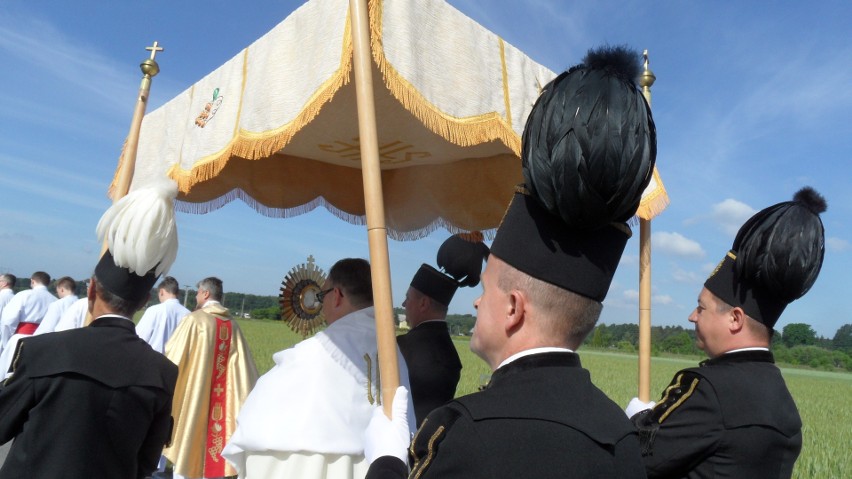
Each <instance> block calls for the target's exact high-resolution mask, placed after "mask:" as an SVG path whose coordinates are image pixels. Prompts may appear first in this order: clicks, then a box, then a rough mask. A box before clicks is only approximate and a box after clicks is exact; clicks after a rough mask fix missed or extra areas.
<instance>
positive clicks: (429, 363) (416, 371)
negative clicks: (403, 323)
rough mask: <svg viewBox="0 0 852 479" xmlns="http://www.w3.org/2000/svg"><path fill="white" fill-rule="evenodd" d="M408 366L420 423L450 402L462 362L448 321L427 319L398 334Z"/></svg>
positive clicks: (415, 411) (397, 338) (398, 341)
mask: <svg viewBox="0 0 852 479" xmlns="http://www.w3.org/2000/svg"><path fill="white" fill-rule="evenodd" d="M396 341H397V343H398V344H399V350H400V351H401V352H402V356H403V357H404V358H405V364H406V365H407V366H408V379H409V381H410V382H411V397H412V399H413V401H414V415H415V416H416V417H417V425H418V426H419V425H420V423H421V422H423V420H424V419H426V416H428V415H429V413H430V412H432V410H433V409H435V408H437V407H438V406H443V405H444V404H446V403H448V402H449V401H451V400H452V399H453V398H454V397H455V395H456V386H458V384H459V378H460V377H461V369H462V364H461V360H460V359H459V353H458V351H456V348H455V346H453V340H452V339H451V338H450V331H449V329H448V327H447V323H446V321H427V322H425V323H421V324H419V325H418V326H417V327H416V328H414V329H412V330H411V331H409V332H408V333H406V334H403V335H400V336H397V337H396Z"/></svg>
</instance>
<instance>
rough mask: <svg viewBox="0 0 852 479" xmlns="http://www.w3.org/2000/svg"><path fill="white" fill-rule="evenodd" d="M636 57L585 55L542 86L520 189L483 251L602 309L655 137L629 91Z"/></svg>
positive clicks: (650, 166)
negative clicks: (592, 300)
mask: <svg viewBox="0 0 852 479" xmlns="http://www.w3.org/2000/svg"><path fill="white" fill-rule="evenodd" d="M639 73H640V60H639V55H638V54H637V53H636V52H635V51H632V50H630V49H628V48H626V47H604V48H601V49H599V50H594V51H590V52H589V53H588V54H587V55H586V58H585V59H584V60H583V63H582V64H580V65H577V66H574V67H572V68H571V69H569V70H568V71H567V72H564V73H562V74H561V75H559V76H557V77H556V78H555V79H554V80H553V81H551V82H550V83H549V84H547V85H546V86H545V87H544V90H543V91H542V93H541V96H540V97H539V98H538V100H537V101H536V103H535V105H534V106H533V109H532V111H531V112H530V115H529V118H528V119H527V123H526V126H525V128H524V135H523V152H522V166H523V175H524V185H522V186H521V187H519V188H518V189H517V191H516V194H515V196H514V198H513V200H512V203H511V204H510V205H509V209H508V211H507V212H506V215H505V216H504V217H503V221H502V223H501V225H500V228H499V229H498V231H497V235H496V237H495V239H494V243H493V244H492V246H491V252H492V254H494V255H495V256H497V257H498V258H500V259H501V260H503V261H505V262H506V263H508V264H510V265H511V266H513V267H515V268H517V269H519V270H521V271H523V272H524V273H527V274H529V275H531V276H533V277H535V278H537V279H540V280H542V281H546V282H548V283H551V284H554V285H556V286H559V287H561V288H564V289H567V290H570V291H573V292H575V293H578V294H581V295H583V296H586V297H588V298H591V299H594V300H596V301H603V300H604V298H605V297H606V293H607V291H608V290H609V285H610V283H611V282H612V276H613V275H614V274H615V269H616V267H617V266H618V261H619V259H620V258H621V254H622V252H623V251H624V246H625V245H626V243H627V239H628V238H629V237H630V236H631V232H630V228H629V226H628V225H627V224H626V222H627V220H629V219H630V218H631V217H633V215H634V214H635V213H636V210H637V208H638V207H639V201H640V200H641V198H642V192H643V191H644V190H645V187H646V186H648V183H649V181H650V180H651V177H652V175H653V170H654V164H655V162H656V156H657V134H656V129H655V126H654V120H653V118H652V116H651V109H650V107H649V106H648V103H647V102H646V101H645V98H644V96H643V95H642V93H641V92H640V91H639V89H638V87H637V86H636V83H635V80H636V79H637V78H638V75H639Z"/></svg>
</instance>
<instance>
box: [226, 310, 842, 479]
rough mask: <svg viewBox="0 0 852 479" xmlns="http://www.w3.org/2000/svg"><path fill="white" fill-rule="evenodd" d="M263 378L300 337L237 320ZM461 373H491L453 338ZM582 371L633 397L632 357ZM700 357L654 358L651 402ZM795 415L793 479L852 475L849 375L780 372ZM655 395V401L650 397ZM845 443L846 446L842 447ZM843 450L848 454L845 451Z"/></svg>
mask: <svg viewBox="0 0 852 479" xmlns="http://www.w3.org/2000/svg"><path fill="white" fill-rule="evenodd" d="M239 322H240V326H241V328H242V329H243V332H244V333H245V335H246V338H247V339H248V341H249V344H250V345H251V349H252V354H253V355H254V359H255V362H256V363H257V367H258V369H259V370H260V372H261V374H262V373H264V372H266V371H268V370H269V369H270V368H271V367H272V365H273V362H272V354H273V353H275V352H277V351H280V350H282V349H285V348H288V347H290V346H292V345H293V344H295V343H297V342H298V341H299V340H300V339H301V338H300V337H299V336H298V335H297V334H295V333H293V332H292V331H290V329H289V328H287V326H286V325H285V324H284V323H282V322H279V321H248V320H240V321H239ZM456 348H457V349H458V351H459V355H460V356H461V360H462V364H463V365H464V369H463V370H462V377H461V381H460V382H459V386H458V390H457V395H464V394H469V393H471V392H474V391H476V390H477V389H478V388H479V386H481V385H483V384H485V383H486V382H487V381H488V378H489V376H490V374H491V371H490V370H489V369H488V367H487V366H486V365H485V363H484V362H482V361H481V360H480V359H479V358H477V357H476V356H475V355H474V354H473V353H471V352H470V350H469V349H468V341H467V339H466V338H459V339H456ZM580 357H581V358H582V363H583V367H585V368H586V369H588V370H589V372H590V373H591V375H592V381H593V382H594V383H595V384H596V385H597V386H598V387H599V388H601V389H602V390H603V391H604V392H605V393H606V394H607V395H608V396H609V397H610V398H612V400H613V401H615V402H616V403H618V404H620V405H626V404H627V402H628V401H629V400H630V398H632V397H634V396H636V394H637V393H636V390H637V386H636V381H637V368H638V366H637V360H636V356H632V355H628V354H621V353H611V352H606V351H596V350H590V349H585V348H584V349H582V350H580ZM701 359H703V358H698V357H696V358H662V357H659V358H653V359H652V361H651V391H652V399H657V398H658V397H659V393H660V392H662V390H663V389H664V388H665V387H666V386H667V385H668V383H669V381H670V380H671V378H672V376H673V375H674V373H675V372H677V371H678V370H680V369H682V368H686V367H691V366H695V365H696V364H697V363H698V361H700V360H701ZM782 373H783V374H784V378H785V379H786V381H787V384H788V386H789V388H790V391H791V393H792V394H793V397H794V398H795V399H796V404H797V405H798V407H799V413H800V414H801V416H802V422H803V423H804V428H803V436H804V440H803V445H802V454H801V456H799V460H798V462H797V463H796V469H795V471H794V474H793V477H794V478H800V479H833V478H838V479H840V478H846V477H852V456H850V454H849V451H848V449H849V447H850V445H852V401H850V400H851V399H852V374H849V373H833V372H825V371H812V370H805V369H792V368H782ZM653 396H655V397H653ZM843 444H846V446H844V445H843ZM844 449H845V450H847V452H843V451H844Z"/></svg>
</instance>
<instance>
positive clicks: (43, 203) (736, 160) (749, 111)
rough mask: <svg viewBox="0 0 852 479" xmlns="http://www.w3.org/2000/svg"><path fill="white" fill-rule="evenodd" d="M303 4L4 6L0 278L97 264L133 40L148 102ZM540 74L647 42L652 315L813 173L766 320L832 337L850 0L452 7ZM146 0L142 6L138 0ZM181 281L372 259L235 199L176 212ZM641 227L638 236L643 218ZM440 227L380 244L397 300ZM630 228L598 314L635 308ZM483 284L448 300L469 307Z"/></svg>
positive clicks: (846, 190)
mask: <svg viewBox="0 0 852 479" xmlns="http://www.w3.org/2000/svg"><path fill="white" fill-rule="evenodd" d="M300 4H301V2H296V1H274V2H273V1H258V2H252V3H248V2H245V3H240V4H239V6H238V7H236V5H237V3H236V2H223V1H207V2H174V1H169V2H166V1H160V0H154V1H148V2H144V5H142V4H139V3H136V2H101V1H97V2H96V1H85V0H79V1H75V2H65V1H59V0H53V1H39V2H31V1H22V0H4V1H3V2H2V3H0V61H2V64H3V74H2V75H0V92H2V94H0V191H2V198H3V199H2V201H0V270H3V271H11V272H13V273H15V274H17V275H19V276H28V275H30V274H31V273H32V272H33V271H36V270H45V271H48V272H49V273H50V274H51V275H53V276H56V277H58V276H62V275H70V276H72V277H75V278H83V277H86V276H88V275H89V274H91V271H92V268H93V266H94V264H95V262H96V261H97V255H98V253H99V250H100V245H99V244H98V242H97V239H96V237H95V233H94V229H95V225H96V224H97V221H98V219H99V217H100V215H101V214H102V213H103V212H104V211H105V210H106V208H108V207H109V205H110V202H109V200H108V199H107V197H106V190H107V187H108V185H109V182H110V181H111V179H112V176H113V172H114V169H115V166H116V163H117V159H118V155H119V153H120V149H121V145H122V142H123V140H124V138H125V136H126V135H127V132H128V129H129V124H130V119H131V116H132V108H133V104H134V101H135V97H136V91H137V89H138V87H139V80H140V72H139V68H138V65H139V62H140V61H141V60H143V59H144V58H146V57H147V52H145V50H144V49H143V48H144V47H145V46H147V45H150V44H151V43H152V42H153V41H154V40H157V41H159V42H160V44H161V45H163V46H164V47H165V48H166V51H165V52H163V53H162V54H160V55H159V56H158V57H157V60H158V62H159V64H160V68H161V73H160V74H159V75H158V76H157V77H156V78H155V79H154V85H153V88H152V93H151V99H150V105H149V111H152V110H153V109H154V108H156V107H158V106H159V105H162V104H163V103H165V102H166V101H168V100H169V99H170V98H172V97H174V96H175V95H177V94H178V93H180V92H181V91H183V90H184V89H186V88H188V87H189V86H190V85H192V84H193V83H194V82H196V81H197V80H199V79H201V78H202V77H203V76H204V75H206V74H207V73H208V72H210V71H212V70H214V69H215V68H216V67H218V66H219V65H220V64H222V63H224V62H225V61H227V60H228V59H230V58H231V57H232V56H234V55H235V54H237V53H238V52H239V51H240V50H242V49H243V48H244V47H246V46H247V45H249V44H250V43H251V42H252V41H254V40H255V39H257V38H258V37H260V36H261V35H263V34H264V33H266V32H267V31H268V30H270V29H271V28H272V27H274V26H275V25H276V24H277V23H279V22H280V21H282V20H283V19H284V18H285V17H286V16H287V15H288V14H289V13H290V12H291V11H293V10H294V9H295V8H296V7H298V6H299V5H300ZM450 4H452V5H453V6H455V7H456V8H458V9H459V10H461V11H462V12H464V13H465V14H467V15H468V16H470V17H471V18H473V19H474V20H476V21H478V22H479V23H480V24H482V25H483V26H485V27H486V28H488V29H490V30H492V31H493V32H495V33H497V34H498V35H500V36H501V37H502V38H503V39H504V40H506V41H507V42H509V43H511V44H512V45H514V46H516V47H517V48H519V49H521V50H522V51H524V52H525V53H526V54H527V55H529V56H530V57H531V58H533V59H534V60H535V61H537V62H539V63H541V64H543V65H545V66H547V67H548V68H550V69H551V70H554V71H557V72H558V71H561V70H563V69H565V68H566V67H569V66H571V65H573V64H574V63H577V62H578V61H579V60H580V59H581V58H582V56H583V54H584V53H585V51H586V50H587V49H588V48H589V47H593V46H597V45H600V44H602V43H610V44H625V43H626V44H628V45H630V46H632V47H634V48H636V49H637V50H640V51H641V50H642V49H648V50H649V52H650V58H651V69H652V70H653V72H654V73H655V74H656V76H657V82H656V84H655V85H654V87H653V89H652V94H653V100H652V102H653V110H654V117H655V120H656V123H657V129H658V135H659V137H658V143H659V155H658V159H657V165H658V167H659V170H660V173H661V175H662V177H663V181H664V183H665V185H666V188H667V190H668V192H669V197H670V199H671V205H670V206H669V208H668V209H666V211H664V212H663V214H662V215H660V216H659V217H658V218H657V219H655V220H654V221H653V224H652V231H653V241H652V244H653V267H652V275H653V287H652V290H653V310H652V315H653V323H654V324H660V325H674V324H680V325H684V326H687V327H688V326H689V324H688V322H687V321H686V317H687V315H688V314H689V312H690V310H691V309H692V308H693V307H694V305H695V301H696V297H697V295H698V293H699V291H700V288H701V285H702V283H703V281H704V279H705V278H706V276H707V275H708V274H709V272H710V270H711V269H712V267H713V266H715V264H716V263H717V262H718V261H719V260H720V259H721V258H722V256H723V255H724V253H725V252H726V251H727V249H728V248H729V247H730V245H731V242H732V241H733V237H734V233H735V232H736V230H737V229H738V227H739V226H740V224H741V223H742V222H743V221H744V220H745V219H746V218H748V217H749V216H750V215H751V214H752V213H754V212H755V211H757V210H759V209H762V208H764V207H765V206H768V205H770V204H774V203H777V202H780V201H786V200H788V199H790V198H791V197H792V195H793V194H794V193H795V192H796V190H798V189H799V188H800V187H802V186H805V185H810V186H813V187H814V188H816V189H817V190H818V191H819V192H821V193H822V194H823V195H824V196H825V197H826V199H827V201H828V204H829V207H828V211H827V212H826V213H824V214H823V216H822V218H823V222H824V224H825V227H826V256H825V264H824V266H823V270H822V273H821V275H820V277H819V279H818V280H817V282H816V284H815V285H814V287H813V289H812V291H811V292H810V293H809V294H808V295H807V296H805V297H804V298H803V299H801V300H799V301H797V302H795V303H793V304H792V305H790V306H789V307H788V308H787V311H786V312H785V314H784V315H783V316H782V318H781V320H780V321H779V323H778V325H777V326H776V327H777V329H781V328H783V326H784V325H785V324H789V323H793V322H806V323H809V324H811V325H813V326H814V328H815V329H816V331H817V333H818V334H820V335H824V336H828V337H831V336H833V335H834V332H835V331H836V330H837V328H838V327H840V326H841V325H842V324H845V323H852V303H850V302H847V301H846V300H845V299H844V298H845V295H846V294H849V293H848V291H849V286H848V284H849V283H847V282H846V281H848V279H847V275H848V274H849V272H850V271H852V226H850V224H849V223H850V221H849V220H850V219H851V218H852V188H850V187H849V184H850V178H852V174H850V173H852V172H850V169H851V168H850V167H852V158H850V152H852V122H850V121H849V120H848V117H849V114H848V112H849V111H850V110H852V88H850V87H849V86H850V85H852V37H850V35H849V32H850V29H849V22H850V21H851V20H852V3H849V2H847V1H824V2H823V1H820V2H777V3H776V2H773V3H770V2H709V1H707V2H682V1H656V2H640V1H622V0H618V1H615V0H613V1H596V2H586V1H578V2H570V1H566V0H532V1H523V2H518V1H509V0H451V1H450ZM140 5H142V6H140ZM178 228H179V231H180V241H181V245H180V252H179V255H178V260H177V262H176V263H175V265H174V267H173V268H172V271H171V274H172V275H174V276H176V277H177V278H178V280H179V281H180V282H181V284H182V285H185V284H195V283H196V282H197V281H198V280H199V279H201V278H203V277H205V276H209V275H216V276H219V277H221V278H222V279H223V280H224V282H225V288H226V290H229V291H238V292H246V293H253V294H263V295H277V294H278V290H279V287H280V284H281V281H282V279H283V278H284V276H285V274H286V273H287V272H288V271H289V270H290V268H292V267H293V266H294V265H296V264H298V263H302V262H304V261H305V259H306V257H307V256H308V255H309V254H312V255H314V257H316V258H317V261H318V264H319V265H320V266H321V267H323V268H325V269H327V268H328V267H329V266H330V265H331V264H332V263H333V262H334V261H335V260H336V259H338V258H341V257H346V256H361V257H367V255H368V250H367V240H366V232H365V230H364V227H359V226H352V225H349V224H347V223H344V222H342V221H341V220H338V219H337V218H335V217H333V216H332V215H331V214H329V213H328V212H326V211H325V210H322V209H321V208H318V209H317V210H315V211H313V212H311V213H309V214H306V215H303V216H300V217H297V218H291V219H287V220H281V219H271V218H267V217H264V216H261V215H260V214H257V213H255V212H254V210H252V209H251V208H249V207H247V206H246V205H245V204H243V203H240V202H238V201H237V202H233V203H231V204H229V205H228V206H226V207H224V208H222V209H221V210H218V211H216V212H213V213H210V214H207V215H188V214H179V215H178ZM637 230H638V229H637ZM446 236H447V233H446V232H444V231H439V232H435V233H433V234H432V235H430V236H429V237H427V238H425V239H422V240H419V241H415V242H396V241H393V240H390V241H389V248H390V255H391V257H390V260H391V275H392V280H393V285H394V288H393V298H394V304H395V305H396V306H399V305H400V304H401V303H402V299H403V297H404V293H405V288H406V287H407V285H408V282H409V281H410V278H411V276H412V274H413V273H414V272H415V271H416V269H417V267H418V266H419V265H420V263H423V262H427V263H434V259H435V252H436V251H437V248H438V246H439V245H440V244H441V242H442V241H443V240H444V239H445V238H446ZM638 249H639V242H638V231H637V234H636V236H635V238H634V239H633V240H631V242H630V243H628V245H627V250H626V251H625V255H624V257H623V259H622V263H621V265H620V267H619V271H618V273H617V275H616V277H615V280H614V282H613V285H612V288H611V290H610V293H609V296H608V297H607V299H606V301H605V303H604V304H605V307H604V312H603V315H602V321H603V322H606V323H625V322H633V321H636V320H637V318H638V305H637V297H638ZM479 289H480V288H473V289H471V288H468V289H463V290H460V291H459V292H458V293H457V294H456V298H455V299H454V301H453V304H452V305H451V307H450V310H451V312H456V313H473V312H474V310H473V306H472V302H473V300H474V298H475V297H476V295H477V294H478V293H479Z"/></svg>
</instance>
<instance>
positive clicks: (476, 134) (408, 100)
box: [368, 0, 521, 158]
mask: <svg viewBox="0 0 852 479" xmlns="http://www.w3.org/2000/svg"><path fill="white" fill-rule="evenodd" d="M368 10H369V16H370V46H371V49H372V51H373V59H374V60H375V62H376V64H377V65H378V67H379V71H381V72H382V78H383V79H384V82H385V86H386V87H387V88H388V91H390V93H391V94H392V95H393V96H394V98H396V99H397V100H399V102H400V103H401V104H402V106H403V107H404V108H405V109H406V110H408V111H409V112H411V113H412V114H413V115H414V116H415V117H416V118H417V119H418V120H420V121H421V122H422V123H423V125H424V126H426V128H428V129H429V130H431V131H432V132H434V133H435V134H437V135H440V136H441V137H442V138H444V139H446V140H447V141H449V142H451V143H453V144H456V145H458V146H473V145H478V144H481V143H486V142H489V141H493V140H500V141H501V142H502V143H503V144H504V145H506V146H507V147H508V148H510V149H511V150H512V151H513V152H514V153H515V155H516V156H518V157H519V158H520V156H521V138H520V136H519V135H518V134H517V133H515V131H514V130H512V126H511V124H507V122H506V120H505V119H504V118H503V117H502V116H501V115H500V114H498V113H496V112H492V113H486V114H483V115H476V116H472V117H468V118H456V117H453V116H451V115H448V114H446V113H444V112H442V111H440V110H439V109H438V108H437V107H436V106H435V105H433V104H431V103H430V102H429V101H427V100H426V98H424V97H423V95H421V94H420V92H419V91H417V89H416V88H415V87H414V86H413V85H411V83H409V82H408V80H406V79H405V78H403V77H402V75H400V74H399V72H397V71H396V70H395V69H394V68H393V66H391V64H390V62H389V61H388V60H387V58H386V57H385V53H384V48H383V46H382V1H381V0H370V1H369V7H368Z"/></svg>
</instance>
